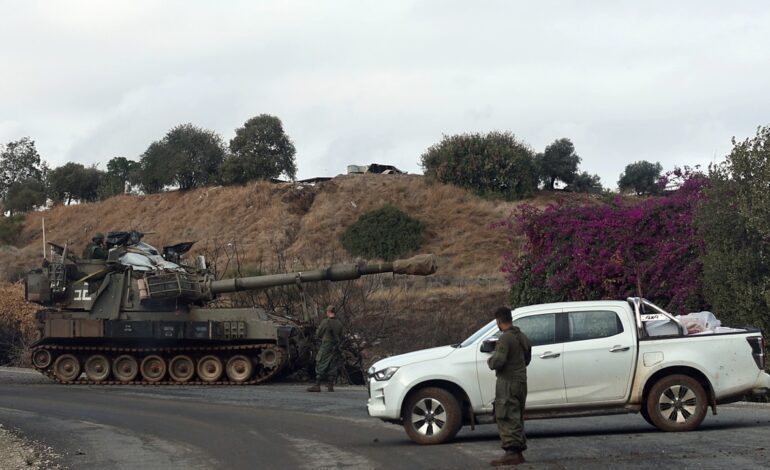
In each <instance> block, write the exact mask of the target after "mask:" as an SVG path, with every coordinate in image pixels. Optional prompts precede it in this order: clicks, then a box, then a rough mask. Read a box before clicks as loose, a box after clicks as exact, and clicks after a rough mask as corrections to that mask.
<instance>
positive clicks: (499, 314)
mask: <svg viewBox="0 0 770 470" xmlns="http://www.w3.org/2000/svg"><path fill="white" fill-rule="evenodd" d="M495 320H497V327H498V328H500V329H501V330H504V329H507V328H506V327H510V326H511V325H513V320H512V319H511V309H510V308H508V307H498V308H497V310H495Z"/></svg>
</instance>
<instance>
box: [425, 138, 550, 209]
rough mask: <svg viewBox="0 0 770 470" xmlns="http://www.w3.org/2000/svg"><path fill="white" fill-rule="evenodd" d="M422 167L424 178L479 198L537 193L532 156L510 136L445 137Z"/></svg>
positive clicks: (526, 148) (516, 197)
mask: <svg viewBox="0 0 770 470" xmlns="http://www.w3.org/2000/svg"><path fill="white" fill-rule="evenodd" d="M421 164H422V167H423V169H424V170H425V176H427V177H429V178H432V179H436V180H438V181H440V182H442V183H449V184H453V185H455V186H460V187H462V188H466V189H468V190H470V191H473V192H475V193H476V194H479V195H481V196H501V197H503V198H505V199H509V200H512V199H521V198H524V197H527V196H529V195H531V194H532V193H533V192H534V191H535V190H536V189H537V183H538V169H537V164H536V162H535V154H534V152H533V151H532V149H531V148H530V147H529V146H527V145H526V144H524V143H522V142H519V141H518V140H516V138H515V137H514V135H513V134H511V133H510V132H490V133H489V134H486V135H482V134H460V135H453V136H444V138H443V139H442V140H441V142H440V143H438V144H436V145H433V146H432V147H430V148H429V149H428V150H427V151H426V152H425V153H423V154H422V157H421Z"/></svg>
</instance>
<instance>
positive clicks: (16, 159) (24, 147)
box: [0, 137, 46, 199]
mask: <svg viewBox="0 0 770 470" xmlns="http://www.w3.org/2000/svg"><path fill="white" fill-rule="evenodd" d="M45 171H46V166H45V164H44V163H43V161H42V160H41V158H40V154H39V153H38V152H37V149H36V148H35V141H34V140H32V139H30V138H29V137H23V138H21V139H19V140H16V141H12V142H8V143H7V144H5V145H0V198H2V199H5V198H6V196H7V195H8V190H9V189H10V187H11V185H12V184H14V183H16V182H20V181H23V180H28V179H32V180H35V181H38V182H43V180H44V177H45Z"/></svg>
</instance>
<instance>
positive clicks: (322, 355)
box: [307, 305, 342, 392]
mask: <svg viewBox="0 0 770 470" xmlns="http://www.w3.org/2000/svg"><path fill="white" fill-rule="evenodd" d="M316 336H317V337H318V338H321V347H320V348H319V349H318V355H317V356H316V363H315V385H313V386H312V387H310V388H308V389H307V391H308V392H320V391H321V383H322V382H326V391H328V392H333V391H334V380H335V379H336V378H337V369H339V367H340V363H341V362H342V353H341V351H340V344H341V343H342V322H340V321H339V320H338V319H337V310H336V309H335V308H334V306H333V305H329V306H328V307H326V318H324V319H323V320H322V321H321V323H320V324H319V325H318V329H317V330H316Z"/></svg>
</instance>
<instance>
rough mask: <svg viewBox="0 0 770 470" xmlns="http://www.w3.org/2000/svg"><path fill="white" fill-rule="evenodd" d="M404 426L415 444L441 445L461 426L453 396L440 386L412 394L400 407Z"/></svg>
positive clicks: (456, 403) (458, 405)
mask: <svg viewBox="0 0 770 470" xmlns="http://www.w3.org/2000/svg"><path fill="white" fill-rule="evenodd" d="M403 418H404V429H405V430H406V434H407V435H408V436H409V438H410V439H412V440H413V441H414V442H416V443H418V444H441V443H444V442H447V441H449V440H451V439H452V438H453V437H455V435H456V434H457V432H458V431H459V430H460V427H462V411H461V410H460V404H459V403H458V402H457V399H456V398H455V397H454V395H452V394H451V393H449V392H448V391H446V390H444V389H443V388H436V387H428V388H423V389H421V390H418V391H417V392H415V393H414V394H412V395H411V396H410V397H409V399H408V400H407V402H406V407H405V408H404V414H403Z"/></svg>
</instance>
